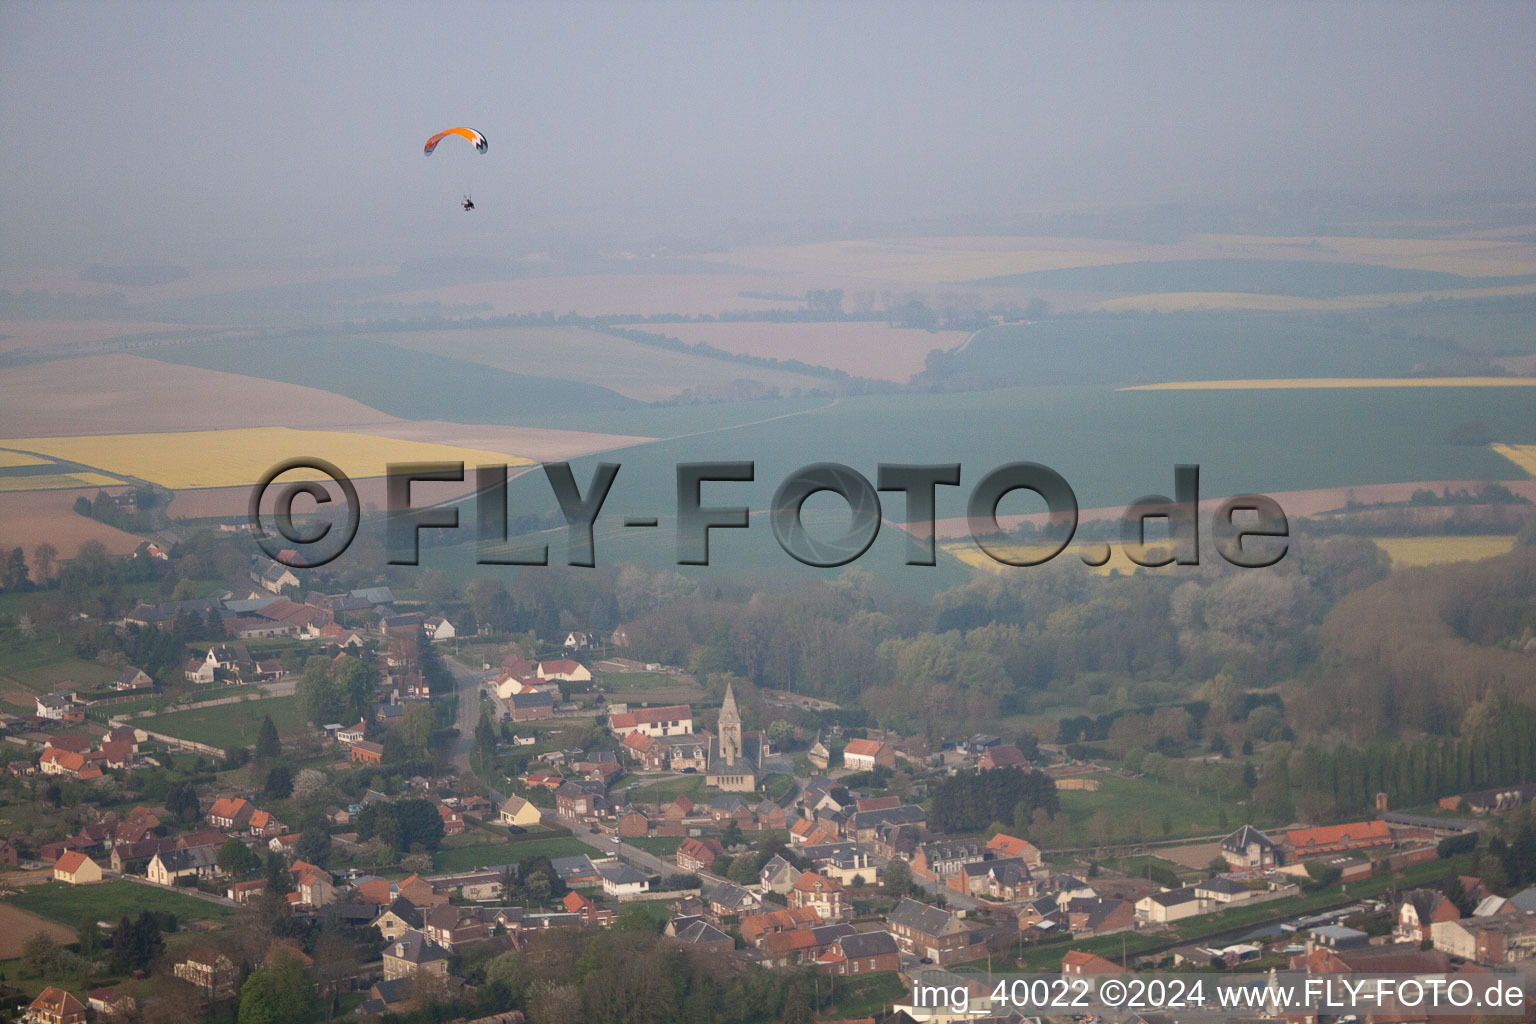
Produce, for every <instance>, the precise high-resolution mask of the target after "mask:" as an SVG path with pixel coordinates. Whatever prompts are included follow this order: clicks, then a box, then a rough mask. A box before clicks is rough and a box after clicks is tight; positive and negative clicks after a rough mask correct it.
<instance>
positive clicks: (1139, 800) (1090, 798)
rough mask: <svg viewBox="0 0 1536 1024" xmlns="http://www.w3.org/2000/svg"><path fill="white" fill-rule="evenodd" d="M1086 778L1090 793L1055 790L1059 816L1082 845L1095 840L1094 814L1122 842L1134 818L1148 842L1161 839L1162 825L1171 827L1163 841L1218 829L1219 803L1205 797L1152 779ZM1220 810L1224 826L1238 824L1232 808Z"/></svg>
mask: <svg viewBox="0 0 1536 1024" xmlns="http://www.w3.org/2000/svg"><path fill="white" fill-rule="evenodd" d="M1092 777H1093V778H1094V779H1096V780H1098V782H1099V788H1098V789H1097V790H1095V791H1093V792H1089V791H1088V790H1084V789H1064V790H1061V791H1060V795H1061V810H1062V813H1064V814H1065V815H1066V816H1067V818H1068V819H1069V820H1070V821H1071V822H1072V824H1073V825H1074V826H1077V827H1078V828H1080V829H1082V830H1083V831H1084V840H1085V842H1086V843H1088V844H1092V843H1094V842H1096V841H1097V839H1096V838H1095V837H1094V836H1093V834H1092V829H1091V828H1090V827H1089V822H1090V820H1091V819H1092V818H1093V817H1094V815H1096V814H1098V813H1099V812H1100V811H1103V812H1105V813H1106V814H1108V815H1109V818H1110V821H1111V823H1112V829H1113V831H1114V833H1115V835H1116V836H1117V837H1122V838H1123V837H1124V836H1125V835H1127V834H1128V830H1129V829H1130V827H1131V823H1132V822H1133V821H1135V820H1136V817H1137V816H1138V815H1140V816H1141V818H1142V819H1143V820H1144V822H1145V826H1146V838H1147V839H1149V840H1157V839H1162V838H1164V833H1163V824H1164V822H1165V821H1166V822H1167V823H1168V824H1169V825H1170V826H1171V831H1170V832H1169V833H1168V835H1169V836H1186V835H1208V834H1213V833H1215V832H1217V831H1220V830H1221V827H1222V826H1221V820H1220V816H1221V803H1220V801H1218V800H1217V799H1216V798H1215V797H1214V796H1212V795H1211V794H1210V793H1209V792H1204V793H1202V794H1201V795H1200V796H1196V795H1195V794H1194V792H1193V791H1188V790H1185V789H1182V788H1179V787H1175V786H1171V785H1169V784H1167V783H1165V782H1159V781H1157V780H1154V779H1146V778H1142V779H1122V778H1120V777H1119V776H1115V775H1109V774H1107V773H1102V772H1101V773H1098V774H1095V775H1094V776H1092ZM1226 810H1227V817H1228V820H1229V822H1230V821H1236V820H1238V818H1239V815H1240V809H1239V808H1238V807H1236V806H1234V805H1232V804H1231V802H1230V801H1229V802H1228V806H1227V808H1226Z"/></svg>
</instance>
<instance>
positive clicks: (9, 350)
mask: <svg viewBox="0 0 1536 1024" xmlns="http://www.w3.org/2000/svg"><path fill="white" fill-rule="evenodd" d="M3 17H4V29H5V31H4V33H3V37H4V41H3V42H0V46H3V48H4V50H3V52H4V54H5V60H4V64H3V67H0V88H3V89H4V90H5V94H6V95H7V97H8V102H7V103H6V104H5V107H4V110H0V127H3V128H4V129H6V130H7V131H8V133H9V135H10V136H11V137H12V138H17V139H27V140H29V141H28V143H27V144H26V145H25V146H23V147H21V148H20V149H19V150H18V155H19V157H20V158H18V159H15V160H12V161H9V162H8V165H7V168H6V170H5V172H4V175H5V177H4V186H5V187H4V188H3V189H0V237H3V238H4V239H5V244H4V246H3V248H0V394H3V395H4V397H5V401H4V402H3V403H0V449H3V452H0V456H3V458H4V459H5V460H6V464H4V465H0V495H3V501H4V502H5V503H6V504H7V507H8V508H9V509H10V515H9V517H8V521H7V522H3V523H0V543H5V544H11V543H14V542H20V543H24V544H31V543H36V542H37V541H38V540H39V539H40V531H41V532H46V525H45V524H46V523H47V522H48V516H49V515H50V514H51V513H50V512H47V511H45V510H55V511H56V510H57V509H59V508H60V507H61V502H65V503H67V502H69V501H72V500H73V498H74V497H77V496H79V495H80V494H85V495H87V496H90V495H93V494H94V493H95V488H96V487H98V486H100V485H106V484H110V485H116V486H119V487H127V486H130V485H137V486H155V487H159V488H163V489H165V490H166V492H167V493H168V494H174V497H172V498H171V501H170V505H169V506H168V508H167V512H166V514H167V515H168V517H169V520H168V522H169V521H175V520H178V519H181V520H187V521H188V522H189V523H190V522H194V521H206V520H207V518H208V517H225V518H228V517H231V516H235V515H237V514H238V513H239V512H240V510H241V509H242V508H243V507H244V500H245V492H244V489H243V485H242V484H241V481H242V480H244V479H245V478H246V477H249V476H255V475H257V474H258V471H259V465H260V464H263V463H265V462H268V461H273V460H275V459H276V458H277V449H276V448H273V447H272V446H273V445H279V447H281V444H289V443H293V444H296V445H298V447H301V448H303V449H304V450H303V451H297V450H296V451H294V452H292V453H290V454H293V455H302V454H316V453H321V452H329V453H332V454H336V457H337V458H343V459H344V460H345V459H352V460H355V464H352V463H349V464H348V465H347V466H346V467H345V468H347V469H349V470H350V471H353V472H354V474H355V475H359V476H361V477H366V478H375V479H371V480H370V481H368V482H365V484H364V491H365V494H367V495H371V496H372V497H373V498H375V499H377V498H378V497H380V496H381V494H382V491H381V490H379V488H380V486H381V485H380V484H379V483H378V481H377V480H376V474H377V473H378V472H379V469H378V468H377V467H378V466H381V465H382V464H383V462H384V461H387V460H388V458H389V453H395V455H396V456H399V455H400V453H402V452H408V451H415V452H418V453H428V452H436V453H442V452H460V453H463V455H464V456H465V457H466V459H467V460H468V461H469V462H471V463H473V462H475V461H476V460H482V461H483V460H484V459H488V458H500V459H505V460H506V461H508V462H509V463H511V464H513V465H514V466H515V465H518V464H520V463H525V462H527V461H529V460H534V461H537V460H550V459H563V458H577V459H583V458H585V459H589V460H592V461H596V460H597V459H599V458H601V459H607V460H617V461H620V462H622V463H624V464H626V466H627V467H628V469H627V471H626V472H625V473H624V475H623V476H622V477H621V478H620V482H619V484H618V487H617V489H616V490H615V492H614V494H615V500H616V501H618V500H621V499H622V500H626V501H630V502H633V503H636V504H637V508H636V509H635V511H636V512H641V511H651V512H659V513H662V514H665V512H666V508H665V506H666V505H667V504H669V503H670V502H668V501H667V496H668V494H669V490H668V488H669V487H670V484H669V483H668V481H669V480H670V478H671V468H670V464H669V463H670V462H671V461H676V460H677V459H680V458H684V457H687V458H705V459H707V458H733V459H752V460H756V461H758V462H759V463H760V464H761V466H762V472H761V473H760V475H759V478H758V480H757V481H756V482H755V483H754V484H753V485H752V487H750V488H746V489H744V493H746V495H747V500H748V501H749V502H750V504H751V505H752V507H753V508H754V509H757V510H762V509H763V508H764V507H766V505H767V504H768V503H769V500H770V496H771V494H772V489H773V487H774V485H775V483H776V478H777V476H778V475H780V474H781V473H782V472H787V470H788V469H790V468H792V466H791V463H794V464H799V463H804V462H809V461H815V460H827V461H838V462H846V463H848V464H850V465H854V466H856V467H858V468H859V469H860V471H861V472H864V473H866V474H867V475H871V476H873V474H874V472H875V466H876V464H877V463H879V462H903V461H916V460H918V459H939V460H942V461H955V460H958V461H962V462H963V463H964V464H965V465H966V467H967V469H966V476H965V480H966V481H967V486H969V483H970V482H974V481H975V480H976V479H978V478H979V476H980V474H982V473H984V472H985V471H986V470H987V469H989V468H990V467H991V466H992V465H995V464H999V463H1001V462H1005V461H1010V460H1013V459H1019V458H1035V459H1040V460H1047V459H1049V460H1054V462H1053V464H1054V465H1055V466H1056V467H1057V468H1058V469H1059V470H1060V471H1061V472H1063V473H1064V474H1065V475H1066V476H1067V477H1068V479H1069V480H1070V481H1071V482H1072V483H1073V485H1074V487H1075V488H1076V489H1077V491H1078V492H1079V493H1078V497H1079V499H1080V501H1081V503H1083V504H1084V506H1085V507H1101V506H1102V507H1115V506H1118V505H1120V504H1123V503H1124V502H1126V501H1129V500H1131V499H1132V498H1134V497H1135V496H1136V495H1138V494H1141V493H1154V492H1157V491H1159V490H1165V489H1166V488H1167V487H1168V477H1169V474H1170V473H1171V467H1172V465H1173V464H1174V463H1175V462H1199V463H1202V464H1203V465H1205V466H1206V477H1205V483H1206V490H1205V491H1203V492H1202V497H1203V498H1205V499H1207V500H1210V499H1214V498H1218V497H1220V496H1222V495H1224V494H1227V493H1232V492H1234V491H1236V490H1261V491H1262V490H1273V491H1285V492H1287V493H1291V494H1300V493H1307V494H1310V495H1313V496H1312V497H1308V498H1296V499H1295V500H1296V501H1299V502H1300V503H1301V505H1302V506H1303V507H1305V508H1308V509H1313V510H1321V511H1326V510H1327V509H1329V508H1333V507H1337V506H1338V505H1339V504H1340V502H1341V500H1342V496H1343V494H1344V492H1345V489H1348V488H1351V487H1360V488H1388V490H1387V491H1380V492H1377V491H1372V492H1371V493H1380V494H1389V493H1390V494H1395V493H1396V491H1392V490H1390V489H1391V488H1408V489H1409V490H1408V493H1411V491H1412V489H1413V488H1415V487H1417V486H1418V485H1421V484H1425V483H1436V482H1439V483H1448V482H1465V481H1474V482H1475V481H1478V480H1501V481H1505V482H1507V483H1509V484H1510V485H1512V486H1514V485H1522V486H1523V482H1524V481H1525V480H1527V479H1528V477H1527V471H1526V469H1525V468H1524V467H1523V465H1522V464H1521V463H1520V461H1519V460H1517V459H1511V458H1507V457H1504V456H1502V455H1500V454H1499V453H1498V452H1497V451H1496V450H1495V449H1494V448H1492V447H1490V445H1494V444H1503V445H1515V446H1518V445H1524V444H1531V443H1536V418H1533V416H1532V415H1531V410H1532V405H1533V403H1532V402H1531V399H1530V397H1529V396H1530V394H1531V392H1530V391H1528V390H1526V389H1524V388H1521V387H1511V386H1510V385H1516V384H1523V383H1528V382H1529V381H1528V380H1527V378H1532V377H1536V339H1533V338H1532V335H1531V331H1530V327H1529V325H1530V323H1531V317H1530V314H1531V311H1532V309H1533V308H1536V194H1533V193H1531V192H1530V190H1529V183H1530V182H1531V181H1532V180H1536V178H1533V172H1536V142H1533V141H1532V139H1531V137H1530V135H1529V133H1526V132H1519V131H1510V130H1509V127H1510V126H1511V125H1514V124H1524V123H1528V122H1530V121H1531V120H1532V119H1533V118H1532V115H1533V114H1536V76H1533V73H1532V70H1531V67H1530V62H1529V60H1528V59H1527V58H1528V54H1527V52H1526V50H1527V46H1526V45H1525V41H1526V40H1528V39H1529V38H1531V37H1532V36H1533V31H1532V30H1533V29H1536V15H1533V13H1532V11H1531V9H1530V8H1529V7H1525V6H1513V5H1473V6H1471V7H1465V6H1458V7H1457V8H1455V9H1451V8H1448V7H1445V6H1442V5H1430V4H1407V5H1374V4H1364V5H1351V6H1349V7H1343V8H1327V9H1317V8H1314V7H1308V6H1302V5H1289V4H1274V5H1266V6H1263V7H1245V8H1237V7H1232V6H1226V5H1214V4H1212V5H1193V6H1177V7H1175V6H1161V7H1158V6H1152V7H1147V6H1142V5H1128V4H1098V5H1073V4H1051V5H1041V6H1031V7H1022V6H1014V5H973V6H969V7H964V8H960V9H958V10H946V11H943V12H942V13H940V11H939V10H938V9H937V8H934V7H931V6H923V5H917V4H894V5H880V6H878V7H876V6H872V5H862V4H850V5H842V6H833V7H819V8H812V7H808V6H774V7H767V6H759V7H748V6H728V7H717V6H694V5H686V4H668V5H652V6H648V7H645V8H625V7H614V6H604V5H561V6H556V5H547V6H533V7H521V8H518V9H515V10H503V9H494V8H487V9H480V10H475V11H474V12H473V13H472V14H468V15H463V14H461V15H456V16H451V17H450V16H444V15H440V14H438V13H437V12H434V11H428V10H425V9H417V8H411V7H404V6H396V7H386V8H382V9H376V10H374V11H370V12H369V13H368V16H366V17H364V16H361V15H360V13H359V12H357V11H352V10H343V9H325V8H320V9H314V10H310V9H305V10H289V11H285V12H283V15H282V16H281V17H277V16H274V15H269V14H265V13H264V12H256V11H235V10H219V9H212V8H208V7H206V6H204V5H197V4H160V5H155V6H152V7H148V8H140V9H121V10H120V9H115V8H105V7H104V8H99V9H94V10H93V16H92V17H90V18H86V19H80V18H74V17H69V16H67V15H65V14H64V13H62V12H60V11H58V10H56V9H52V8H45V7H11V8H7V9H6V12H5V14H4V16H3ZM467 39H472V40H473V43H472V44H469V43H467ZM237 44H238V45H237ZM61 49H67V51H68V52H69V53H70V55H71V59H70V61H68V62H60V61H58V60H56V59H55V58H54V56H53V55H54V54H56V53H57V52H59V51H60V50H61ZM1474 55H1475V56H1474ZM453 125H467V126H471V127H473V128H475V129H477V130H479V131H481V132H483V133H484V134H485V137H486V139H487V140H488V148H487V151H486V152H485V153H484V154H480V153H477V152H475V150H474V147H473V146H472V145H470V144H469V143H468V142H466V141H465V140H464V139H461V138H457V137H452V136H450V137H449V138H447V139H446V140H445V142H444V143H442V144H441V145H440V146H439V147H438V148H437V150H436V151H435V152H434V153H433V154H432V155H431V156H427V157H424V156H422V155H421V152H420V147H421V145H422V142H423V140H424V139H425V138H426V137H427V135H428V134H430V133H431V132H434V131H437V130H439V129H442V128H445V127H449V126H453ZM467 194H472V195H473V196H474V198H475V201H476V208H475V210H474V211H472V212H471V211H464V210H461V209H460V208H459V201H460V199H461V197H463V196H465V195H467ZM1276 381H1290V382H1292V384H1291V385H1289V386H1286V387H1285V388H1284V389H1283V392H1275V393H1272V392H1271V390H1270V389H1271V388H1272V387H1274V384H1273V383H1271V382H1276ZM1410 384H1411V385H1412V387H1411V388H1410V387H1409V386H1408V385H1410ZM1366 385H1369V386H1368V387H1366ZM1473 385H1476V387H1473ZM1148 388H1151V389H1154V390H1153V391H1150V392H1148V391H1145V390H1126V389H1148ZM1233 389H1237V390H1233ZM1426 396H1427V397H1426ZM1410 409H1412V410H1414V412H1413V413H1412V414H1411V415H1410V413H1409V412H1408V410H1410ZM1213 416H1214V417H1218V418H1219V420H1220V422H1221V423H1222V427H1221V429H1219V430H1215V431H1213V430H1212V429H1211V417H1213ZM275 427H283V428H297V429H298V430H300V431H307V432H308V433H299V434H293V433H282V432H273V431H271V430H264V429H263V428H275ZM211 429H223V430H231V429H239V430H240V431H242V433H228V434H226V435H224V436H223V437H222V438H220V439H219V440H218V443H214V442H213V440H212V439H211V438H212V435H207V434H203V433H197V432H199V431H208V430H211ZM1287 432H1288V433H1287ZM177 435H180V436H177ZM1328 437H1336V438H1339V439H1340V441H1339V442H1338V443H1325V442H1324V441H1323V439H1324V438H1328ZM279 442H280V443H279ZM411 445H415V446H417V447H415V448H412V447H410V446H411ZM1314 445H1319V446H1320V447H1314ZM432 446H436V447H432ZM1504 450H1506V451H1512V450H1514V449H1504ZM337 453H341V454H337ZM597 453H603V454H601V455H599V454H597ZM578 471H579V472H587V468H586V467H585V465H582V466H579V467H578ZM466 486H467V485H466ZM539 487H542V484H539V483H537V481H536V477H527V478H525V479H523V480H520V481H519V482H518V483H516V484H514V488H513V493H514V500H515V501H521V502H523V503H524V505H525V506H526V507H527V508H529V509H530V510H533V514H534V515H535V516H536V517H537V516H548V515H551V514H555V513H554V510H553V506H552V505H551V499H550V497H549V495H548V494H546V493H543V492H542V491H539V490H538V488H539ZM433 488H435V489H433ZM530 488H531V489H532V490H530ZM465 489H466V487H465V486H461V487H459V488H457V489H455V488H453V487H448V486H446V485H432V486H431V487H429V488H428V492H425V493H430V495H431V496H432V498H433V500H447V499H449V498H452V497H455V496H457V495H460V494H462V493H463V492H464V490H465ZM1515 490H1516V491H1517V492H1518V491H1519V490H1520V486H1515ZM1010 502H1011V504H1010V505H1009V506H1008V507H1007V508H1005V510H1004V511H1005V512H1007V513H1010V514H1024V513H1026V512H1029V511H1031V507H1030V506H1028V505H1027V503H1025V502H1023V501H1022V499H1019V498H1017V497H1015V498H1013V499H1010ZM815 504H816V503H815V502H813V503H812V505H813V506H815ZM639 505H645V506H647V508H646V509H642V508H639V507H638V506H639ZM653 505H655V506H660V507H657V508H649V506H653ZM1015 506H1016V507H1015ZM962 507H963V494H962V495H961V496H959V497H957V496H955V495H954V494H949V493H946V492H944V491H943V490H942V489H941V494H940V509H939V518H940V519H941V520H949V521H950V522H951V526H950V527H944V526H941V527H940V532H941V533H942V534H946V535H947V534H948V533H949V532H952V526H953V522H954V521H956V520H955V519H954V517H956V516H958V515H959V514H960V512H961V510H962ZM884 511H885V515H886V517H887V519H888V520H890V521H892V522H900V521H901V520H902V513H901V512H900V510H899V509H897V508H896V507H895V505H894V503H892V504H890V505H888V506H887V507H886V508H885V510H884ZM666 521H667V522H668V523H670V520H666ZM1020 521H1022V520H1019V519H1017V518H1011V519H1010V518H1006V517H1005V522H1007V523H1017V522H1020ZM23 523H26V524H29V525H27V526H25V527H23V526H22V525H21V524H23ZM69 527H70V530H71V531H72V532H71V537H74V536H75V534H77V533H79V532H80V531H81V530H82V529H83V530H84V531H85V532H86V533H87V534H95V535H99V536H101V537H102V538H103V539H107V540H109V541H110V542H111V543H112V544H114V545H116V546H118V547H122V546H124V545H127V544H128V543H129V540H128V537H127V536H117V535H115V534H114V533H113V532H112V530H111V528H110V527H109V526H108V525H107V524H103V523H94V524H88V523H77V522H70V523H69ZM98 527H99V529H98ZM7 529H9V530H10V532H11V533H15V534H17V536H15V537H11V536H8V535H7ZM23 534H24V535H23ZM764 540H766V536H765V537H764ZM629 543H630V541H628V540H626V541H624V542H623V544H625V545H627V544H629ZM634 543H635V544H636V545H637V547H636V548H635V550H633V551H629V549H628V548H627V547H623V546H621V548H620V549H619V550H622V551H624V552H626V553H625V554H624V555H623V556H622V557H626V558H628V557H634V558H638V559H640V560H642V561H652V562H655V561H661V562H669V561H671V558H670V553H669V551H662V550H660V549H661V548H662V547H665V545H656V544H652V543H651V542H648V541H642V540H638V539H637V540H635V541H634ZM751 543H753V544H755V543H756V541H755V540H754V541H753V542H751ZM895 543H896V541H883V542H882V547H881V548H877V549H876V551H877V554H878V553H879V552H880V551H882V550H885V548H886V547H888V546H889V545H891V544H895ZM653 549H654V550H653ZM770 551H771V548H770ZM959 565H960V563H958V562H956V563H953V564H952V565H951V566H950V568H951V570H953V571H955V572H960V571H962V570H961V569H960V567H959Z"/></svg>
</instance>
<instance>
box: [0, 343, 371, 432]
mask: <svg viewBox="0 0 1536 1024" xmlns="http://www.w3.org/2000/svg"><path fill="white" fill-rule="evenodd" d="M0 395H3V396H4V400H3V401H0V436H4V437H46V436H63V435H66V434H68V435H75V434H126V433H154V432H157V431H166V430H208V429H212V428H219V427H267V426H275V425H282V426H291V427H340V426H362V425H366V424H370V423H380V422H393V421H394V417H392V416H386V415H385V414H384V413H381V412H379V411H378V410H377V409H373V408H370V407H369V406H366V405H364V404H362V403H361V402H356V401H353V400H352V399H350V398H342V397H341V396H339V395H333V394H331V393H330V392H328V391H320V390H317V389H315V388H306V387H301V386H299V385H296V384H282V383H278V382H277V381H270V380H263V379H261V378H259V377H246V376H242V375H241V374H237V373H221V372H219V371H217V370H200V369H197V368H196V367H191V366H175V365H173V364H170V363H162V362H159V361H158V360H154V359H145V358H143V357H142V356H133V355H101V356H85V357H82V358H80V359H60V360H55V361H52V362H46V363H32V364H29V365H25V366H14V367H9V368H7V369H4V370H0Z"/></svg>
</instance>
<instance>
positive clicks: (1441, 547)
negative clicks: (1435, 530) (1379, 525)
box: [1371, 536, 1515, 569]
mask: <svg viewBox="0 0 1536 1024" xmlns="http://www.w3.org/2000/svg"><path fill="white" fill-rule="evenodd" d="M1371 539H1372V540H1374V541H1375V542H1376V546H1377V547H1379V548H1381V550H1383V551H1385V552H1386V553H1387V556H1388V557H1389V558H1391V559H1392V568H1394V569H1408V568H1412V567H1413V566H1418V565H1443V564H1445V563H1447V562H1476V561H1479V560H1481V559H1484V558H1497V557H1498V556H1499V555H1503V554H1508V553H1509V551H1510V550H1511V549H1512V548H1513V547H1514V546H1515V538H1514V537H1475V536H1474V537H1373V538H1371Z"/></svg>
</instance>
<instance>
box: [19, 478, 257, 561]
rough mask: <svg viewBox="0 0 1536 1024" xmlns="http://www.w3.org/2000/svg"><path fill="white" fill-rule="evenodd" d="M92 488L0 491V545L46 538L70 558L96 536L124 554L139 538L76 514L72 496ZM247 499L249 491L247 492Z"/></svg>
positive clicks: (26, 545) (26, 544)
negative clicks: (82, 545)
mask: <svg viewBox="0 0 1536 1024" xmlns="http://www.w3.org/2000/svg"><path fill="white" fill-rule="evenodd" d="M95 496H96V491H95V490H94V489H89V490H74V491H0V548H3V549H4V550H7V551H9V550H10V549H11V548H15V547H19V548H22V549H23V550H24V551H26V552H28V553H29V554H30V553H31V552H32V551H33V550H34V549H35V548H36V547H37V545H39V544H41V543H43V542H45V541H46V542H47V543H49V544H52V545H53V546H54V547H56V548H57V549H58V550H59V554H60V556H62V557H64V558H69V557H71V556H73V555H74V553H75V552H76V551H78V550H79V549H80V545H81V544H84V543H85V542H86V541H88V540H99V541H101V542H102V544H104V545H106V548H107V551H108V552H110V553H111V554H114V555H126V554H128V553H129V552H131V551H132V550H133V549H134V548H136V547H138V546H139V541H140V538H139V537H137V536H135V535H134V534H131V533H127V532H125V531H123V530H119V529H117V528H116V527H114V526H108V525H107V524H106V523H99V522H97V521H96V520H94V519H88V518H86V517H85V516H82V515H76V514H75V510H74V504H75V499H76V498H79V497H85V498H93V497H95ZM246 497H247V499H249V497H250V492H249V491H247V492H246Z"/></svg>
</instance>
